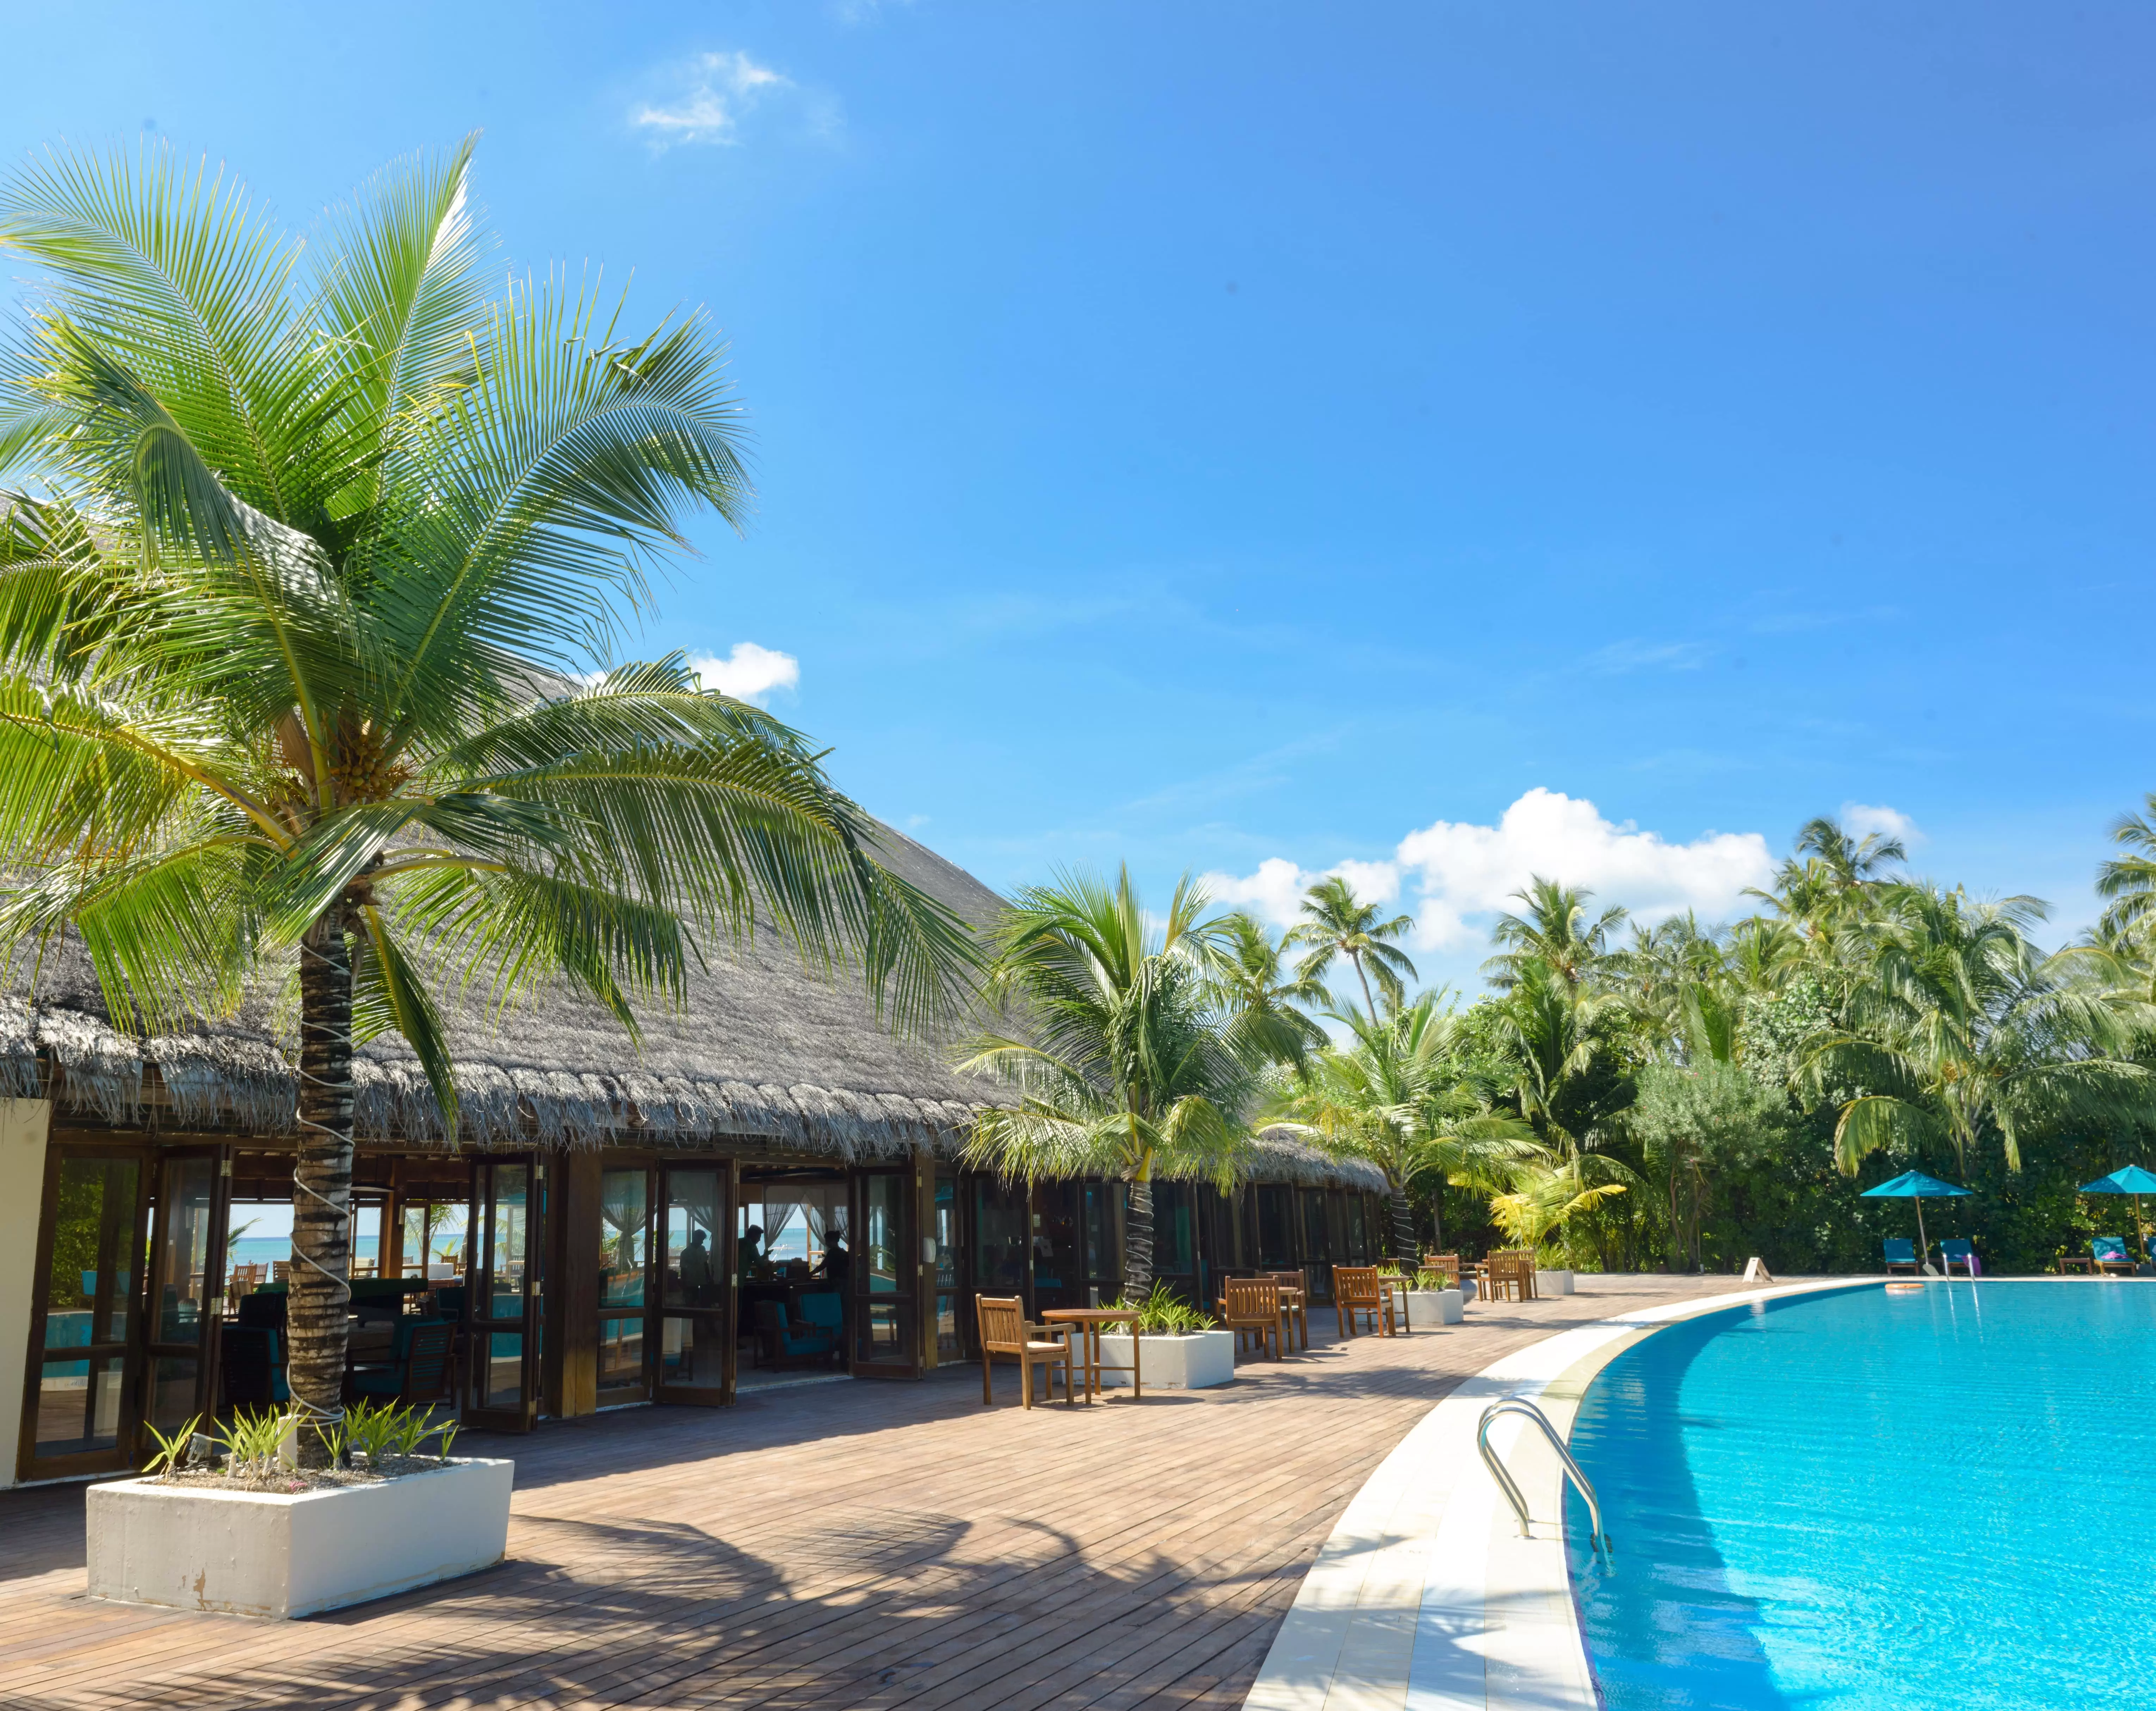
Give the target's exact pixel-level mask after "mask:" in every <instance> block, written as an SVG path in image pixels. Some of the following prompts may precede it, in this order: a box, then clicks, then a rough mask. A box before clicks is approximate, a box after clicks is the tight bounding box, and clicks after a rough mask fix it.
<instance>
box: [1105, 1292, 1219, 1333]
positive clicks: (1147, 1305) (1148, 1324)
mask: <svg viewBox="0 0 2156 1711" xmlns="http://www.w3.org/2000/svg"><path fill="white" fill-rule="evenodd" d="M1116 1305H1117V1306H1119V1307H1122V1308H1126V1309H1130V1310H1132V1311H1133V1312H1135V1313H1136V1314H1137V1315H1138V1323H1137V1333H1138V1334H1139V1335H1140V1336H1142V1337H1183V1336H1188V1335H1190V1334H1192V1333H1193V1332H1194V1331H1209V1330H1211V1329H1213V1321H1212V1319H1210V1318H1209V1317H1208V1316H1207V1315H1206V1314H1203V1313H1201V1312H1199V1310H1198V1309H1196V1308H1194V1307H1193V1306H1192V1305H1190V1304H1189V1303H1188V1302H1187V1301H1182V1300H1178V1299H1177V1298H1176V1295H1175V1293H1174V1292H1173V1290H1171V1289H1170V1288H1168V1285H1167V1284H1166V1283H1155V1284H1154V1285H1153V1286H1152V1293H1150V1294H1148V1295H1147V1296H1146V1297H1145V1298H1144V1299H1142V1300H1139V1301H1132V1300H1130V1299H1127V1298H1126V1299H1124V1300H1122V1301H1120V1302H1118V1303H1116Z"/></svg>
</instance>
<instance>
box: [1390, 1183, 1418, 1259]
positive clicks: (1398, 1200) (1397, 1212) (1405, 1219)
mask: <svg viewBox="0 0 2156 1711" xmlns="http://www.w3.org/2000/svg"><path fill="white" fill-rule="evenodd" d="M1392 1200H1393V1258H1394V1259H1396V1260H1398V1261H1399V1263H1401V1264H1402V1265H1404V1266H1405V1267H1407V1268H1408V1269H1409V1270H1410V1271H1412V1270H1414V1263H1415V1260H1416V1259H1417V1258H1418V1257H1419V1256H1418V1255H1417V1254H1416V1253H1415V1245H1414V1212H1412V1211H1411V1210H1410V1209H1409V1206H1408V1191H1407V1190H1406V1189H1405V1188H1404V1187H1402V1186H1398V1185H1395V1186H1394V1189H1393V1194H1392Z"/></svg>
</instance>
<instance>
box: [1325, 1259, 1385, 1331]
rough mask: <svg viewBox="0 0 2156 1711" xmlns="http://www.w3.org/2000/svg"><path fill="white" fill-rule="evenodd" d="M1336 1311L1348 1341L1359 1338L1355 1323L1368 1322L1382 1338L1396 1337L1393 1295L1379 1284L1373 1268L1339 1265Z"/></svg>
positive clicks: (1334, 1289)
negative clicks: (1359, 1321)
mask: <svg viewBox="0 0 2156 1711" xmlns="http://www.w3.org/2000/svg"><path fill="white" fill-rule="evenodd" d="M1332 1311H1333V1313H1334V1314H1335V1315H1336V1316H1337V1318H1338V1319H1339V1321H1340V1334H1341V1336H1342V1338H1343V1339H1345V1338H1348V1337H1353V1336H1356V1335H1358V1334H1359V1333H1358V1330H1357V1329H1356V1324H1355V1322H1356V1320H1357V1319H1368V1320H1369V1321H1370V1329H1371V1330H1372V1331H1373V1332H1374V1333H1376V1334H1378V1335H1380V1336H1387V1337H1389V1336H1390V1335H1392V1334H1393V1295H1392V1291H1390V1290H1389V1289H1388V1288H1385V1286H1384V1284H1383V1283H1382V1282H1380V1281H1379V1279H1378V1268H1377V1267H1375V1266H1373V1265H1336V1266H1335V1267H1333V1268H1332Z"/></svg>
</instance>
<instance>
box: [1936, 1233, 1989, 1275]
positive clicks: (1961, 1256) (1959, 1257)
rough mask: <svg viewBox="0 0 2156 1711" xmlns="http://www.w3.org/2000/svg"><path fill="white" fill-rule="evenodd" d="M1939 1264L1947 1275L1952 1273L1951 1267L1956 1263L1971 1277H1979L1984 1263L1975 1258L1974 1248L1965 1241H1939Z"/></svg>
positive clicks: (1982, 1272) (1982, 1271)
mask: <svg viewBox="0 0 2156 1711" xmlns="http://www.w3.org/2000/svg"><path fill="white" fill-rule="evenodd" d="M1939 1264H1940V1265H1941V1267H1942V1268H1943V1269H1944V1270H1945V1272H1946V1274H1947V1275H1948V1277H1952V1276H1953V1268H1955V1267H1956V1266H1957V1265H1958V1266H1961V1267H1962V1268H1963V1269H1965V1270H1966V1271H1967V1272H1968V1273H1969V1276H1971V1277H1972V1278H1976V1277H1981V1276H1983V1274H1984V1264H1983V1262H1982V1261H1980V1260H1979V1259H1978V1258H1977V1257H1976V1249H1975V1248H1974V1247H1971V1246H1970V1245H1969V1243H1968V1242H1962V1241H1943V1242H1940V1243H1939Z"/></svg>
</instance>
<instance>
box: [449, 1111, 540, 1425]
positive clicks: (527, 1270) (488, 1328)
mask: <svg viewBox="0 0 2156 1711" xmlns="http://www.w3.org/2000/svg"><path fill="white" fill-rule="evenodd" d="M505 1165H523V1166H524V1168H525V1169H526V1171H527V1172H528V1173H529V1174H528V1175H527V1176H526V1179H525V1212H524V1292H523V1296H524V1312H523V1316H522V1318H521V1319H519V1320H518V1321H517V1329H518V1330H519V1332H520V1334H521V1345H520V1348H519V1350H518V1359H519V1364H520V1367H521V1373H520V1390H519V1396H520V1398H521V1406H520V1407H519V1408H518V1409H516V1410H515V1411H512V1410H510V1409H507V1408H492V1407H488V1406H485V1405H484V1403H483V1402H481V1401H480V1400H479V1398H480V1396H483V1394H484V1391H483V1387H482V1384H481V1380H480V1372H481V1371H482V1370H484V1369H485V1368H486V1367H487V1366H488V1365H489V1364H490V1359H491V1356H490V1352H489V1351H488V1350H485V1349H483V1348H482V1347H481V1345H482V1343H483V1342H485V1341H486V1340H488V1339H490V1338H491V1337H492V1336H493V1335H494V1334H495V1333H496V1332H497V1331H506V1329H509V1324H510V1321H508V1320H507V1319H492V1318H488V1319H481V1318H480V1303H481V1301H483V1300H485V1299H488V1298H489V1297H490V1295H491V1293H492V1288H491V1286H492V1283H493V1280H494V1247H495V1242H494V1212H495V1196H494V1194H493V1193H492V1192H491V1191H490V1192H488V1193H486V1194H485V1196H482V1195H481V1193H480V1177H481V1175H482V1173H487V1176H488V1186H489V1189H490V1190H491V1188H492V1176H491V1173H492V1172H494V1171H499V1170H500V1169H501V1168H503V1167H504V1166H505ZM533 1201H537V1202H538V1204H537V1205H536V1206H535V1205H534V1204H533ZM550 1203H551V1202H550V1201H549V1198H548V1196H547V1191H546V1155H544V1154H543V1153H540V1152H538V1151H536V1150H535V1151H531V1152H516V1153H476V1154H474V1155H473V1156H472V1161H471V1188H470V1212H469V1213H468V1214H467V1215H466V1217H465V1350H466V1356H465V1367H466V1370H465V1395H464V1396H463V1397H462V1398H461V1399H460V1401H461V1405H462V1406H461V1411H462V1414H463V1416H464V1422H465V1425H467V1426H469V1427H472V1428H474V1429H475V1430H478V1431H485V1432H529V1431H531V1428H532V1427H534V1426H536V1424H537V1423H538V1420H539V1401H540V1398H539V1385H540V1382H541V1380H542V1377H543V1376H544V1372H545V1366H544V1362H543V1361H542V1359H541V1355H542V1350H541V1348H540V1346H539V1345H540V1343H541V1341H542V1339H543V1337H544V1335H545V1333H546V1324H547V1314H546V1309H545V1301H544V1290H545V1284H546V1275H545V1274H546V1253H547V1245H548V1244H547V1239H546V1232H547V1224H548V1222H550V1220H549V1218H548V1217H547V1212H548V1208H549V1206H550ZM482 1264H483V1265H484V1268H485V1272H484V1275H485V1281H486V1283H487V1285H488V1288H484V1289H483V1288H480V1278H481V1267H482Z"/></svg>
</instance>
